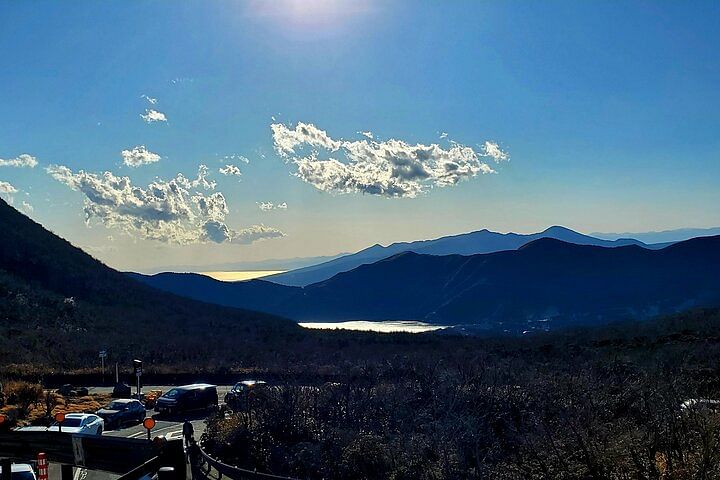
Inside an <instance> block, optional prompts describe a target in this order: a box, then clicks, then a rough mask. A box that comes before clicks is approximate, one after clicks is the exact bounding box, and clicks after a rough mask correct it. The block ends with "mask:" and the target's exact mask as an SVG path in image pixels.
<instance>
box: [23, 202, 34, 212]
mask: <svg viewBox="0 0 720 480" xmlns="http://www.w3.org/2000/svg"><path fill="white" fill-rule="evenodd" d="M22 209H23V210H25V211H26V212H27V213H32V212H33V211H34V210H35V209H34V208H33V206H32V205H30V204H29V203H28V202H26V201H25V200H23V202H22Z"/></svg>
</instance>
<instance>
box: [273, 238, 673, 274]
mask: <svg viewBox="0 0 720 480" xmlns="http://www.w3.org/2000/svg"><path fill="white" fill-rule="evenodd" d="M540 238H554V239H556V240H562V241H565V242H568V243H575V244H578V245H595V246H601V247H621V246H626V245H639V246H642V247H645V248H661V247H663V246H665V245H658V246H654V245H647V244H645V243H643V242H640V241H638V240H635V239H632V238H622V239H615V240H603V239H599V238H594V237H591V236H589V235H584V234H582V233H578V232H575V231H573V230H570V229H569V228H565V227H561V226H553V227H550V228H547V229H546V230H544V231H542V232H538V233H532V234H518V233H498V232H491V231H489V230H487V229H483V230H479V231H476V232H470V233H463V234H459V235H451V236H446V237H440V238H437V239H434V240H420V241H416V242H398V243H393V244H391V245H388V246H387V247H383V246H382V245H379V244H376V245H373V246H372V247H368V248H366V249H364V250H360V251H359V252H357V253H354V254H351V255H345V256H342V257H340V258H336V259H334V260H331V261H328V262H324V263H320V264H317V265H312V266H308V267H304V268H300V269H297V270H292V271H289V272H285V273H281V274H277V275H272V276H269V277H265V280H268V281H271V282H274V283H279V284H281V285H288V286H300V287H302V286H306V285H310V284H313V283H317V282H321V281H323V280H327V279H329V278H331V277H332V276H334V275H336V274H338V273H341V272H347V271H350V270H352V269H354V268H356V267H359V266H360V265H363V264H367V263H373V262H377V261H378V260H382V259H383V258H388V257H390V256H392V255H395V254H398V253H401V252H415V253H420V254H426V255H477V254H480V253H492V252H499V251H503V250H516V249H518V248H520V247H522V246H523V245H525V244H527V243H529V242H532V241H533V240H537V239H540Z"/></svg>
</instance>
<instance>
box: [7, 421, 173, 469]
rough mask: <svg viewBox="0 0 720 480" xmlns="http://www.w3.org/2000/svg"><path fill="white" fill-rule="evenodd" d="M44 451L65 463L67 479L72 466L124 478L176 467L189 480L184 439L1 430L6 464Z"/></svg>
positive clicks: (50, 458) (56, 461)
mask: <svg viewBox="0 0 720 480" xmlns="http://www.w3.org/2000/svg"><path fill="white" fill-rule="evenodd" d="M40 452H42V453H44V454H45V455H46V458H47V460H48V461H50V462H55V463H59V464H61V465H62V476H63V480H65V479H66V478H72V467H80V468H85V469H88V470H102V471H105V472H111V473H116V474H120V475H123V477H122V478H123V479H124V480H135V479H138V478H141V477H142V476H143V475H144V474H146V473H150V472H151V471H153V470H155V471H157V469H158V468H160V467H172V468H173V471H174V474H175V476H176V478H177V479H182V480H184V479H185V457H184V454H183V447H182V441H181V440H166V441H161V442H150V441H148V440H140V439H133V438H120V437H110V436H106V435H84V434H71V433H61V432H22V431H11V432H0V459H4V460H3V462H4V463H6V466H7V465H9V462H11V461H23V462H28V461H31V460H34V459H36V458H37V455H38V453H40ZM9 473H10V469H9V468H8V469H7V474H9ZM3 474H6V470H5V468H3Z"/></svg>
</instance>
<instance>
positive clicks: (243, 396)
mask: <svg viewBox="0 0 720 480" xmlns="http://www.w3.org/2000/svg"><path fill="white" fill-rule="evenodd" d="M266 387H267V383H266V382H263V381H262V380H243V381H242V382H237V383H236V384H235V385H233V387H232V388H231V389H230V390H229V391H228V392H227V393H226V394H225V405H227V406H228V407H230V408H231V409H232V410H246V409H247V408H248V407H249V403H250V401H251V397H252V396H253V395H256V394H257V393H256V392H259V391H262V390H264V389H265V388H266Z"/></svg>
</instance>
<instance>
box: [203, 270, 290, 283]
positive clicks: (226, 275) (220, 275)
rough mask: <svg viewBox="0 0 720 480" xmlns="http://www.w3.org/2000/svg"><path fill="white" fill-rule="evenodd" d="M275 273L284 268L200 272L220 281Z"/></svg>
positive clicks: (239, 279) (240, 279)
mask: <svg viewBox="0 0 720 480" xmlns="http://www.w3.org/2000/svg"><path fill="white" fill-rule="evenodd" d="M277 273H285V270H245V271H232V272H200V274H202V275H207V276H208V277H210V278H214V279H215V280H220V281H222V282H240V281H242V280H252V279H253V278H262V277H267V276H268V275H275V274H277Z"/></svg>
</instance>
